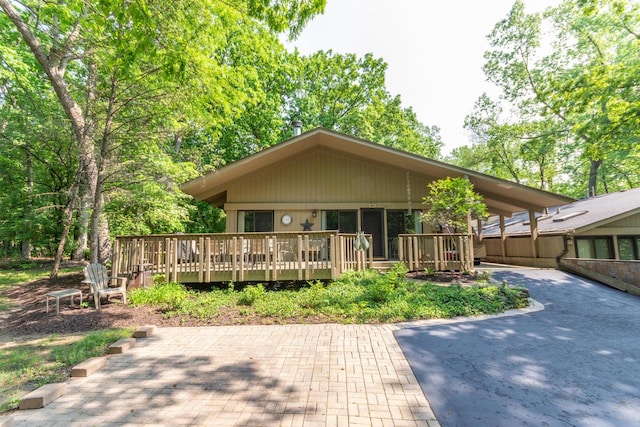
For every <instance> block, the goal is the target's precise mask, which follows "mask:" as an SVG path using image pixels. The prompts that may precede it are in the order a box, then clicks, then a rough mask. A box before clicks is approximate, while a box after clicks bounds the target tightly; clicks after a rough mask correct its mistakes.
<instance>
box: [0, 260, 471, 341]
mask: <svg viewBox="0 0 640 427" xmlns="http://www.w3.org/2000/svg"><path fill="white" fill-rule="evenodd" d="M408 277H409V278H412V279H417V280H428V281H432V282H436V283H451V282H457V283H461V284H465V283H473V278H472V277H471V276H468V275H462V274H460V273H439V274H436V275H426V274H425V273H424V272H414V273H409V275H408ZM83 279H84V275H83V274H82V273H81V272H79V273H66V274H62V275H60V276H59V277H58V278H57V279H48V278H47V279H41V280H36V281H33V282H28V283H24V284H22V285H19V286H14V287H12V288H10V289H8V290H5V291H4V292H3V296H5V297H7V298H8V299H9V305H10V306H11V307H12V308H11V309H9V310H8V311H4V312H0V341H5V340H12V339H14V338H16V337H20V336H34V335H49V334H71V333H78V332H88V331H94V330H100V329H109V328H123V327H138V326H143V325H156V326H203V325H238V324H257V323H259V324H273V323H324V322H328V321H329V320H328V319H327V318H323V317H321V316H319V317H305V318H292V319H270V318H261V317H255V318H253V317H247V316H246V315H238V313H237V312H235V311H234V310H226V311H222V312H221V314H220V316H218V317H216V318H213V319H207V320H202V319H195V318H190V317H178V316H176V317H172V318H167V317H165V316H164V314H163V313H162V312H160V311H158V310H156V309H153V308H148V307H136V308H134V307H131V306H124V305H123V304H121V303H120V302H119V300H118V299H116V298H114V300H113V301H112V302H106V301H105V300H104V299H103V300H102V301H103V303H102V308H101V309H100V310H96V309H95V308H94V306H93V300H87V299H88V294H89V288H88V286H87V285H83V284H82V283H81V282H82V280H83ZM68 288H75V289H79V290H81V291H82V295H83V301H86V302H87V303H88V304H85V306H84V307H81V306H79V305H78V299H77V298H74V300H75V302H76V304H75V306H74V307H72V306H71V305H70V301H69V298H68V297H66V298H62V299H61V300H60V315H56V310H55V300H54V299H53V298H50V299H49V312H48V313H46V312H45V301H46V295H47V293H48V292H51V291H56V290H62V289H68Z"/></svg>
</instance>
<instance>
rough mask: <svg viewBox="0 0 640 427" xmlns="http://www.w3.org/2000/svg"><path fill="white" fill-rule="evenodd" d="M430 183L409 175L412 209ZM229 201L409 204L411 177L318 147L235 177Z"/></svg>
mask: <svg viewBox="0 0 640 427" xmlns="http://www.w3.org/2000/svg"><path fill="white" fill-rule="evenodd" d="M429 181H430V180H429V179H428V178H427V176H425V175H422V176H418V175H416V174H411V175H410V185H411V199H412V204H413V207H414V208H420V207H421V199H422V197H423V196H424V195H425V194H426V184H427V182H429ZM227 203H231V204H233V203H256V204H258V205H257V206H256V208H257V209H259V208H260V207H259V204H261V203H264V204H282V203H291V204H294V203H305V204H309V209H314V208H315V207H314V206H313V204H319V203H324V204H326V203H358V204H361V205H363V207H367V206H368V205H370V204H378V203H403V204H406V203H407V176H406V172H405V171H404V170H402V169H398V168H393V167H390V166H388V165H382V164H379V163H374V162H365V161H360V160H358V159H356V158H351V157H349V156H346V155H344V154H338V153H336V152H332V151H330V150H328V149H325V148H317V149H314V150H313V151H312V152H310V153H306V154H303V155H301V156H299V157H297V158H295V159H289V160H288V161H287V162H285V163H282V164H280V165H278V166H276V167H275V168H273V169H272V170H270V171H266V172H264V173H261V174H258V175H255V176H254V175H252V176H249V177H247V178H246V179H239V180H237V181H236V182H234V183H233V184H232V185H231V186H229V188H228V191H227ZM263 208H265V209H266V208H267V207H266V206H265V207H263ZM298 220H299V219H296V218H294V222H296V221H298Z"/></svg>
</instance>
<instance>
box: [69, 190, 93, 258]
mask: <svg viewBox="0 0 640 427" xmlns="http://www.w3.org/2000/svg"><path fill="white" fill-rule="evenodd" d="M78 211H79V215H78V225H77V232H76V242H75V245H74V246H75V249H74V251H73V254H72V255H71V259H74V260H76V261H82V260H84V259H85V252H86V251H87V249H88V248H89V217H90V214H89V212H90V211H91V199H90V198H89V195H88V194H85V195H84V196H82V197H81V198H80V206H79V207H78Z"/></svg>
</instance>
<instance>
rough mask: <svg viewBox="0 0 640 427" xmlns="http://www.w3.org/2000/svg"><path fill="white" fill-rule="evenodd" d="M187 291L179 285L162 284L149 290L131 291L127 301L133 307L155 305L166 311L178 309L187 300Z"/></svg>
mask: <svg viewBox="0 0 640 427" xmlns="http://www.w3.org/2000/svg"><path fill="white" fill-rule="evenodd" d="M188 295H189V291H188V290H187V288H186V287H185V286H184V285H181V284H180V283H164V284H159V285H156V286H152V287H150V288H138V289H134V290H133V291H131V293H130V294H129V301H130V302H131V304H132V305H133V306H134V307H138V306H142V305H157V306H161V307H163V308H166V309H178V308H179V307H180V306H181V304H182V303H183V302H184V301H185V300H186V299H187V296H188Z"/></svg>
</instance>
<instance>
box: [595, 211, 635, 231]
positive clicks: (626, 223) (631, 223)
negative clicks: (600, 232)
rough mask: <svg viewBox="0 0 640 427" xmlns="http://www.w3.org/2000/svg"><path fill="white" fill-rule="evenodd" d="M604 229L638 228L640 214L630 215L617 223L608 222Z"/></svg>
mask: <svg viewBox="0 0 640 427" xmlns="http://www.w3.org/2000/svg"><path fill="white" fill-rule="evenodd" d="M604 227H607V228H618V227H621V228H634V227H635V228H636V229H639V228H640V214H636V215H632V216H630V217H627V218H623V219H619V220H617V221H613V222H610V223H608V224H606V225H605V226H604Z"/></svg>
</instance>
